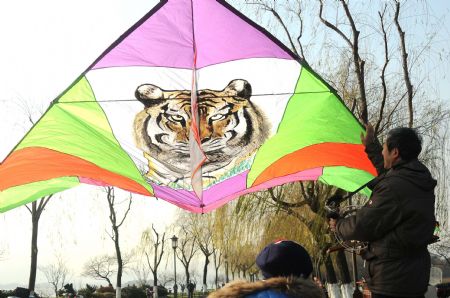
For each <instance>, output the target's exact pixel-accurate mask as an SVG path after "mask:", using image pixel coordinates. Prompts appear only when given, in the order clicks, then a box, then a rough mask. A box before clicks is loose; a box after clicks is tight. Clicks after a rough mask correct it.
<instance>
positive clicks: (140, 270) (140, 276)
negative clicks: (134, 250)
mask: <svg viewBox="0 0 450 298" xmlns="http://www.w3.org/2000/svg"><path fill="white" fill-rule="evenodd" d="M130 269H131V271H132V272H133V273H134V275H135V276H136V279H137V280H138V284H139V285H140V286H143V285H145V284H147V282H148V277H149V275H150V270H149V268H148V267H147V266H146V265H145V263H144V262H143V260H138V261H137V262H135V263H134V264H133V265H132V266H131V268H130Z"/></svg>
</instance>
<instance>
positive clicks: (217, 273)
mask: <svg viewBox="0 0 450 298" xmlns="http://www.w3.org/2000/svg"><path fill="white" fill-rule="evenodd" d="M215 281H216V290H217V289H218V288H219V267H216V280H215Z"/></svg>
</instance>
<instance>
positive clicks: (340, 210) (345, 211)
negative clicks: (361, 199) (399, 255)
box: [325, 181, 370, 254]
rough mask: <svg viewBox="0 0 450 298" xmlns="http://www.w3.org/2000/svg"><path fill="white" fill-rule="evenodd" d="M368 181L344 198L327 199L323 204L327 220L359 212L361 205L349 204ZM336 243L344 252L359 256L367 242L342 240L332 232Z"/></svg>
mask: <svg viewBox="0 0 450 298" xmlns="http://www.w3.org/2000/svg"><path fill="white" fill-rule="evenodd" d="M369 183H370V181H369V182H368V183H366V184H364V185H363V186H361V187H360V188H358V189H357V190H355V191H353V192H350V193H349V194H347V195H346V196H341V195H337V194H335V195H333V196H331V197H329V198H328V199H327V200H326V202H325V210H326V211H327V218H334V219H338V218H346V217H350V216H353V215H355V213H356V211H357V210H359V209H360V208H361V207H362V205H359V204H354V203H351V201H350V199H351V197H352V196H353V195H354V194H356V193H357V192H358V191H360V190H361V189H363V188H364V187H366V186H367V185H368V184H369ZM346 200H349V204H347V205H345V206H341V204H342V203H343V202H345V201H346ZM333 234H334V237H335V238H336V241H337V242H338V243H339V245H340V246H342V247H343V248H344V249H345V250H347V251H349V252H354V253H357V254H359V253H360V252H361V250H363V249H365V248H366V247H367V242H362V241H358V240H343V239H342V238H341V237H340V236H339V234H338V233H336V232H333Z"/></svg>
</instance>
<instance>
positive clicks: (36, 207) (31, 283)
mask: <svg viewBox="0 0 450 298" xmlns="http://www.w3.org/2000/svg"><path fill="white" fill-rule="evenodd" d="M52 196H53V195H49V196H46V197H43V198H41V199H40V200H39V203H38V202H37V201H34V202H32V203H31V208H30V207H29V206H28V205H25V207H26V208H27V209H28V211H29V212H30V214H31V224H32V230H31V231H32V232H31V263H30V277H29V280H28V290H29V291H30V297H34V287H35V285H36V271H37V257H38V246H37V239H38V231H39V219H40V218H41V214H42V211H44V209H45V206H47V204H48V202H49V201H50V199H51V197H52Z"/></svg>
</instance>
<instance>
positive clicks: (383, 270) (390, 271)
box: [329, 124, 436, 298]
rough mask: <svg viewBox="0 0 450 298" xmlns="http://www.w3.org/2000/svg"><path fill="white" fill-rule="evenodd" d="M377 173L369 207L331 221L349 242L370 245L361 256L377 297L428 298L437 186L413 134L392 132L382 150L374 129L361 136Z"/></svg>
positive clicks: (411, 132) (410, 131)
mask: <svg viewBox="0 0 450 298" xmlns="http://www.w3.org/2000/svg"><path fill="white" fill-rule="evenodd" d="M361 141H362V142H363V144H364V145H365V147H366V149H365V150H366V153H367V155H368V157H369V158H370V160H371V161H372V163H373V164H374V166H375V167H376V169H377V171H378V176H377V177H376V178H375V179H374V180H372V181H371V182H370V183H369V185H368V187H369V188H371V189H372V195H371V197H370V199H369V201H368V202H367V203H366V204H365V205H364V206H363V207H362V208H361V209H359V210H358V211H356V214H355V215H353V216H350V217H346V218H338V219H330V221H329V224H330V229H331V230H332V231H335V232H336V233H337V234H338V236H339V237H341V238H342V239H344V240H359V241H367V242H368V243H369V245H368V248H367V249H366V250H364V251H363V252H362V253H361V257H362V258H363V259H364V260H365V267H366V271H367V272H366V273H367V276H366V280H367V285H368V287H369V289H370V291H371V292H372V297H374V298H376V297H423V296H424V294H425V292H426V291H427V286H428V281H429V277H430V267H431V262H430V254H429V252H428V249H427V245H428V243H430V241H431V239H432V237H433V231H434V227H435V223H436V221H435V216H434V201H435V197H434V188H435V186H436V180H434V179H433V178H432V177H431V174H430V171H429V170H428V169H427V167H426V166H425V165H423V164H422V163H421V162H420V161H419V160H418V156H419V153H420V152H421V150H422V141H421V139H420V137H419V135H418V134H417V133H416V132H415V130H413V129H411V128H404V127H402V128H395V129H393V130H391V131H390V132H389V133H388V135H387V139H386V142H385V143H384V144H383V147H381V145H380V143H379V142H378V141H377V139H376V138H375V136H374V131H373V128H372V126H371V125H370V124H369V125H367V128H366V135H365V136H364V135H361Z"/></svg>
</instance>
